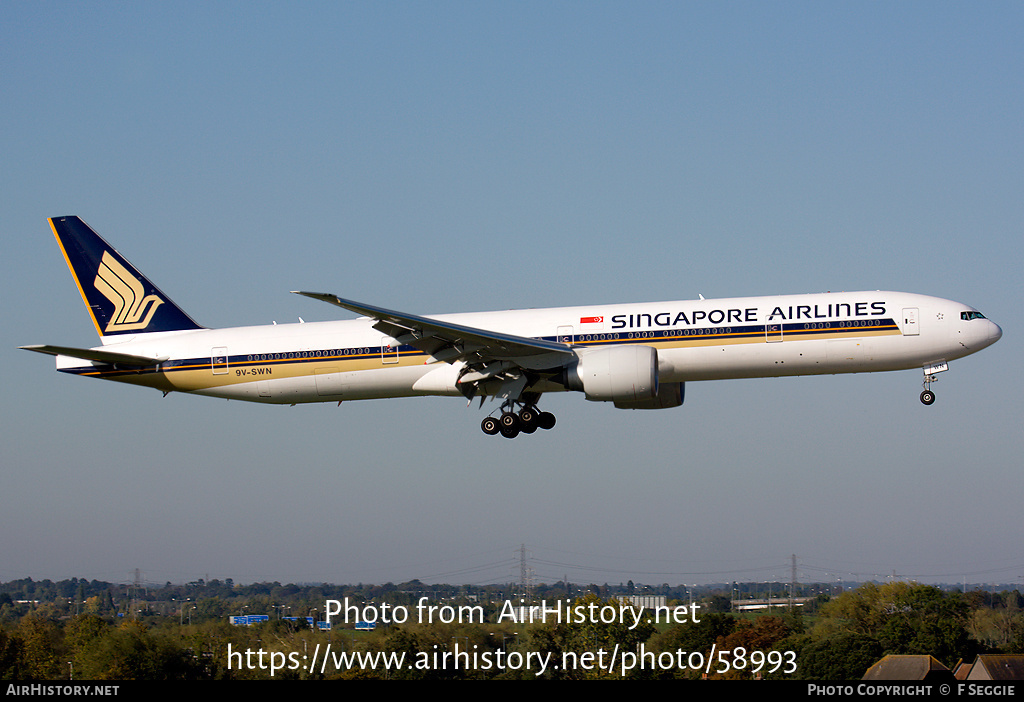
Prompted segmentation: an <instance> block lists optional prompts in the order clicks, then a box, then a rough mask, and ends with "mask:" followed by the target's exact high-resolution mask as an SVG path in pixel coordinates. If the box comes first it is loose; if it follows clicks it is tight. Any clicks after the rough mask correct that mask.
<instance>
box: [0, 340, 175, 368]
mask: <svg viewBox="0 0 1024 702" xmlns="http://www.w3.org/2000/svg"><path fill="white" fill-rule="evenodd" d="M19 348H23V349H25V350H26V351H35V352H37V353H45V354H47V355H49V356H70V357H72V358H81V359H83V360H86V361H97V362H98V363H111V364H114V363H116V364H118V365H122V366H155V365H156V364H158V363H162V362H163V361H166V360H167V358H168V357H167V356H160V357H159V358H150V357H148V356H136V355H134V354H130V353H118V352H116V351H102V350H99V349H76V348H72V347H70V346H50V345H49V344H36V345H33V346H21V347H19Z"/></svg>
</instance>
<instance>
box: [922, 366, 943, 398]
mask: <svg viewBox="0 0 1024 702" xmlns="http://www.w3.org/2000/svg"><path fill="white" fill-rule="evenodd" d="M944 370H949V364H948V363H946V362H944V361H943V362H940V363H933V364H931V365H928V366H925V367H924V383H922V385H924V391H923V392H922V393H921V403H922V404H925V405H930V404H932V403H933V402H935V393H934V392H932V383H935V382H938V380H939V379H938V378H936V377H935V374H936V373H941V372H942V371H944Z"/></svg>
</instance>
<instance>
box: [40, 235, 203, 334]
mask: <svg viewBox="0 0 1024 702" xmlns="http://www.w3.org/2000/svg"><path fill="white" fill-rule="evenodd" d="M49 221H50V228H51V229H53V234H54V236H56V237H57V243H58V244H59V245H60V248H61V251H62V252H63V253H64V260H66V261H67V263H68V268H70V269H71V275H72V277H73V278H74V279H75V284H77V285H78V290H79V292H81V293H82V299H83V300H85V306H86V308H88V310H89V314H90V315H92V320H93V323H94V324H95V325H96V331H97V332H98V333H99V335H100V338H101V339H103V340H104V341H107V340H109V339H110V338H111V337H116V336H118V335H120V334H139V333H146V332H164V331H182V330H189V329H202V327H201V326H199V325H198V324H196V323H195V322H194V321H193V320H192V318H191V317H189V316H188V315H187V314H185V312H184V311H182V309H181V308H180V307H178V306H177V305H175V304H174V303H173V302H171V299H170V298H169V297H167V296H166V295H164V294H163V293H162V292H161V291H160V289H159V288H157V287H156V286H155V285H153V284H152V283H151V282H149V280H147V279H146V277H145V276H144V275H142V274H141V273H139V271H138V270H137V269H136V268H135V266H133V265H132V264H131V263H129V262H128V261H127V260H126V259H125V258H124V257H123V256H121V254H119V253H118V252H117V251H116V250H115V249H114V248H113V247H112V246H110V244H108V243H107V242H105V241H104V240H103V239H102V238H101V237H100V236H99V234H97V233H96V232H94V231H93V230H92V229H91V228H90V227H89V225H88V224H86V223H85V222H83V221H82V220H81V219H79V218H78V217H52V218H51V219H50V220H49Z"/></svg>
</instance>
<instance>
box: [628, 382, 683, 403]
mask: <svg viewBox="0 0 1024 702" xmlns="http://www.w3.org/2000/svg"><path fill="white" fill-rule="evenodd" d="M684 385H685V384H684V383H661V384H660V385H658V394H657V395H656V396H655V397H654V398H652V399H650V400H637V401H635V402H623V401H621V400H620V401H618V402H616V403H615V406H616V407H618V408H619V409H669V408H671V407H678V406H679V405H681V404H683V396H684V394H685V391H686V388H685V387H684Z"/></svg>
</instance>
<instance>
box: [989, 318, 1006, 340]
mask: <svg viewBox="0 0 1024 702" xmlns="http://www.w3.org/2000/svg"><path fill="white" fill-rule="evenodd" d="M990 324H991V325H992V326H991V329H989V333H988V343H990V344H994V343H996V342H997V341H999V339H1001V338H1002V336H1003V329H1002V327H1000V326H999V325H998V324H996V323H995V322H990Z"/></svg>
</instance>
